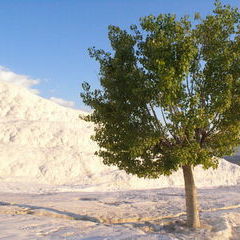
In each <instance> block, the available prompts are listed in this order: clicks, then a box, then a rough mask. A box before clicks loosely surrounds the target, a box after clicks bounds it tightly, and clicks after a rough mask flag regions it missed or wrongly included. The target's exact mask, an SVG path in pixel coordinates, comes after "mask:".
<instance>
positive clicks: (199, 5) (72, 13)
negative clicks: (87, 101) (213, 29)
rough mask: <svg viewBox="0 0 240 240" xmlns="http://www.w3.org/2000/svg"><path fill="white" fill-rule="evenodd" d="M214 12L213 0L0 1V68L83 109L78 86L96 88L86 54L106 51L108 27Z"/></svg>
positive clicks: (236, 0) (233, 0) (238, 0)
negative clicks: (166, 15)
mask: <svg viewBox="0 0 240 240" xmlns="http://www.w3.org/2000/svg"><path fill="white" fill-rule="evenodd" d="M223 3H224V4H225V3H230V4H231V5H232V6H239V5H240V0H223ZM212 8H213V1H212V0H198V1H197V0H0V66H3V67H6V68H7V69H8V70H9V71H12V72H15V73H17V74H24V75H28V76H30V77H31V78H33V79H39V80H40V83H39V84H38V85H37V86H36V87H35V88H37V89H38V90H39V92H40V93H39V94H40V95H41V96H43V97H46V98H50V97H55V98H62V99H65V100H68V101H73V102H75V107H77V108H81V109H86V107H84V105H83V103H82V102H81V99H80V97H79V93H80V91H81V83H82V82H83V81H88V82H89V83H90V84H91V85H93V86H94V87H97V86H98V77H97V76H98V64H97V63H96V62H95V60H94V59H91V58H90V57H89V56H88V51H87V49H88V47H92V46H96V47H97V48H102V49H105V50H108V49H109V42H108V39H107V26H108V25H110V24H111V25H118V26H120V27H122V28H128V27H129V25H131V24H136V23H138V19H139V18H140V17H142V16H147V15H149V14H154V15H158V14H160V13H176V14H177V15H178V16H183V15H186V14H188V15H193V14H194V12H200V13H201V15H202V16H204V15H205V14H207V13H209V12H210V11H211V9H212Z"/></svg>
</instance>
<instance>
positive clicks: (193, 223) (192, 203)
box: [182, 165, 200, 228]
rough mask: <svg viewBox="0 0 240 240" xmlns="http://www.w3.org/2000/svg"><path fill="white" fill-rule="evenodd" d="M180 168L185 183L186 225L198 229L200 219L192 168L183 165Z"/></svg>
mask: <svg viewBox="0 0 240 240" xmlns="http://www.w3.org/2000/svg"><path fill="white" fill-rule="evenodd" d="M182 168H183V176H184V183H185V200H186V209H187V225H188V226H189V227H191V228H199V227H200V219H199V209H198V200H197V189H196V187H195V183H194V178H193V171H192V166H188V165H185V166H183V167H182Z"/></svg>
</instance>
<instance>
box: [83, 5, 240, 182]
mask: <svg viewBox="0 0 240 240" xmlns="http://www.w3.org/2000/svg"><path fill="white" fill-rule="evenodd" d="M239 20H240V14H239V11H238V9H237V8H232V7H231V6H228V5H227V6H225V5H222V4H221V3H220V2H219V1H216V2H215V9H214V10H213V13H212V14H210V15H207V16H206V17H205V18H204V19H202V18H201V17H200V16H199V14H197V15H196V18H195V20H194V21H192V20H191V19H190V18H189V17H182V18H177V17H176V16H175V15H173V14H160V15H158V16H152V15H150V16H148V17H143V18H141V19H140V26H136V25H132V26H131V28H130V29H131V31H125V30H122V29H120V28H119V27H116V26H109V34H108V37H109V40H110V43H111V47H112V51H111V52H105V51H103V50H96V49H95V48H92V49H90V56H91V57H93V58H95V59H96V60H97V61H98V62H99V63H100V83H101V89H97V90H91V88H90V85H89V84H88V83H84V84H83V89H84V92H83V93H82V94H81V96H82V98H83V101H84V103H85V104H87V105H88V106H90V107H92V108H93V109H94V111H93V113H92V114H91V115H89V116H87V117H85V119H86V120H88V121H92V122H94V123H96V129H95V130H96V133H95V136H94V137H93V139H94V140H95V141H96V142H97V143H98V145H99V146H100V150H99V151H98V152H97V154H98V155H99V156H100V157H102V158H103V161H104V163H105V164H108V165H116V166H118V167H119V168H120V169H123V170H125V171H126V172H127V173H131V174H136V175H137V176H139V177H149V178H158V177H159V176H160V175H169V174H171V173H172V172H173V171H176V170H178V169H179V168H181V167H183V166H191V167H194V166H196V165H199V164H200V165H202V166H203V167H204V168H209V167H214V168H215V167H217V165H218V160H217V158H214V157H221V156H223V155H229V154H231V153H232V151H233V149H234V147H236V146H237V145H238V144H239V143H240V141H239V133H240V64H239V63H240V36H239V31H240V26H239Z"/></svg>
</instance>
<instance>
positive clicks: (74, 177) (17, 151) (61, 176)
mask: <svg viewBox="0 0 240 240" xmlns="http://www.w3.org/2000/svg"><path fill="white" fill-rule="evenodd" d="M79 101H80V100H79ZM79 114H86V113H84V112H82V111H80V110H76V109H71V108H66V107H62V106H60V105H57V104H56V103H54V102H52V101H50V100H47V99H44V98H42V97H40V96H38V95H35V94H33V93H31V92H30V91H29V90H27V89H25V88H22V87H20V86H17V85H14V84H10V83H7V82H3V81H1V82H0V180H1V182H5V183H7V182H19V183H23V182H29V181H30V182H31V183H36V184H49V185H63V184H65V185H69V184H70V185H73V184H74V185H76V186H78V187H79V188H82V189H88V190H89V191H112V190H127V189H147V188H161V187H176V186H183V177H182V172H181V171H178V172H176V173H174V174H173V175H172V176H170V177H161V178H159V179H157V180H149V179H138V178H137V177H135V176H130V175H127V174H126V173H125V172H123V171H119V170H118V169H117V168H115V167H109V166H105V165H103V164H102V161H101V159H100V158H98V157H96V156H95V155H94V152H95V151H96V150H97V149H98V147H97V144H96V143H95V142H93V141H92V140H91V139H90V136H91V135H93V133H94V126H93V124H91V123H89V122H85V121H83V120H80V119H79ZM195 179H196V184H197V186H199V187H212V186H221V185H225V186H227V185H236V184H239V183H240V167H239V166H237V165H235V164H231V163H229V162H227V161H225V160H220V162H219V168H218V169H217V170H212V169H209V170H207V171H205V170H203V169H202V168H201V167H197V168H195Z"/></svg>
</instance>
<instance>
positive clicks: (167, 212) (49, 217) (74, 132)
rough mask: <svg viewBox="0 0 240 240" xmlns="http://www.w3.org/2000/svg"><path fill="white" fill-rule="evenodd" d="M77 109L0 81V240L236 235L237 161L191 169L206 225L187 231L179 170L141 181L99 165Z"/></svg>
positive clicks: (217, 238)
mask: <svg viewBox="0 0 240 240" xmlns="http://www.w3.org/2000/svg"><path fill="white" fill-rule="evenodd" d="M79 114H85V113H83V112H81V111H77V110H73V109H69V108H65V107H62V106H59V105H57V104H55V103H53V102H51V101H49V100H46V99H43V98H41V97H39V96H37V95H34V94H32V93H31V92H29V90H27V89H25V88H21V87H19V86H16V85H13V84H10V83H6V82H1V81H0V181H1V184H0V199H1V202H0V238H1V239H3V240H29V239H36V240H37V239H39V240H41V239H44V240H45V239H51V240H52V239H53V240H54V239H55V240H80V239H85V240H108V239H116V240H119V239H121V240H123V239H124V240H130V239H136V240H139V239H144V240H157V239H159V240H177V239H179V240H180V239H189V240H190V239H206V240H207V239H209V240H210V239H211V240H212V239H214V240H223V239H224V240H227V239H229V240H230V239H231V240H238V239H240V224H239V217H240V210H239V209H240V202H239V199H240V196H239V195H240V189H239V182H240V167H239V166H237V165H234V164H231V163H229V162H227V161H225V160H221V161H220V164H219V168H218V169H217V170H208V171H204V170H203V169H202V168H201V167H198V168H196V169H195V178H196V183H197V185H198V186H199V187H205V188H204V189H199V196H200V203H201V209H202V210H204V211H203V212H202V213H201V218H202V222H203V225H204V226H203V228H202V229H200V230H198V231H195V232H194V231H190V230H189V229H187V228H186V227H185V226H184V225H183V223H184V220H185V216H184V215H181V214H182V213H183V212H184V211H185V202H184V190H183V188H173V187H175V186H183V177H182V172H181V171H179V172H176V173H174V174H173V175H172V176H171V177H169V178H167V177H161V178H160V179H157V180H144V179H138V178H136V177H133V176H129V175H127V174H125V173H124V172H122V171H119V170H117V169H116V168H114V167H107V166H105V165H103V164H102V162H101V159H99V158H97V157H95V156H94V154H93V153H94V151H95V150H97V145H96V144H95V143H94V142H92V141H91V140H90V135H91V134H93V125H92V124H90V123H86V122H84V121H81V120H79V119H78V115H79ZM220 185H225V187H214V188H213V186H220ZM230 185H235V186H230ZM163 187H171V189H170V188H163ZM206 187H207V188H206ZM153 188H158V189H155V190H149V189H153ZM133 189H145V190H140V191H136V190H133ZM116 190H127V191H125V192H124V191H116ZM84 191H87V192H89V193H87V192H85V193H84ZM101 191H106V192H105V193H101ZM107 191H113V192H107ZM23 192H24V193H23ZM179 214H180V215H179ZM164 216H168V218H167V219H165V220H164V219H162V220H161V218H162V217H164ZM174 216H175V217H174ZM176 216H179V217H176ZM154 219H155V220H154ZM157 219H158V220H157ZM177 219H178V222H176V220H177ZM95 220H97V221H99V222H96V221H95ZM104 221H105V222H104ZM118 221H120V222H122V223H121V224H112V223H114V222H118Z"/></svg>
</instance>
